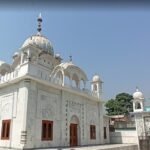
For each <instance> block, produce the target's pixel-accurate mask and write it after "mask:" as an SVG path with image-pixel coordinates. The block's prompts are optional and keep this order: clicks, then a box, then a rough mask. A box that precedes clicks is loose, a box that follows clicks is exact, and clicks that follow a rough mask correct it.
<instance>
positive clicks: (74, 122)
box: [70, 115, 79, 146]
mask: <svg viewBox="0 0 150 150" xmlns="http://www.w3.org/2000/svg"><path fill="white" fill-rule="evenodd" d="M78 143H79V119H78V117H77V116H75V115H74V116H72V117H71V121H70V146H77V145H78Z"/></svg>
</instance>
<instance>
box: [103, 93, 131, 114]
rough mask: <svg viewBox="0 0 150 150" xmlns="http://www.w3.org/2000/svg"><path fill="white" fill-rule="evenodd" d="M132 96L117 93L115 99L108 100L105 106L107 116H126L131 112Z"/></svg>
mask: <svg viewBox="0 0 150 150" xmlns="http://www.w3.org/2000/svg"><path fill="white" fill-rule="evenodd" d="M132 99H133V97H132V95H130V94H128V93H119V94H117V95H116V97H115V99H110V100H108V102H107V103H106V104H105V107H106V111H107V114H108V115H123V114H124V115H127V114H128V113H129V112H132V111H133V105H132Z"/></svg>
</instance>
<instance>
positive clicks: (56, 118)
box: [0, 15, 109, 149]
mask: <svg viewBox="0 0 150 150" xmlns="http://www.w3.org/2000/svg"><path fill="white" fill-rule="evenodd" d="M41 22H42V18H41V15H40V16H39V18H38V23H39V24H38V33H37V34H35V35H32V36H30V37H29V38H27V40H25V42H24V43H23V45H22V46H21V48H20V49H19V51H17V52H15V54H14V55H13V63H12V64H11V65H9V64H7V63H5V62H1V61H0V133H1V138H0V147H5V148H15V149H36V148H47V147H64V146H77V145H93V144H104V143H109V127H108V118H107V117H106V116H103V101H102V99H101V93H102V82H101V79H100V77H99V76H98V75H96V76H94V77H93V80H92V82H91V90H88V89H87V88H86V83H87V80H88V79H87V76H86V74H85V72H84V71H83V70H82V69H81V68H80V67H78V66H76V65H75V64H73V62H72V61H71V60H70V61H69V62H61V61H62V59H61V57H60V55H59V54H54V50H53V46H52V44H51V42H50V41H49V40H48V39H47V38H46V37H45V36H43V35H42V34H41Z"/></svg>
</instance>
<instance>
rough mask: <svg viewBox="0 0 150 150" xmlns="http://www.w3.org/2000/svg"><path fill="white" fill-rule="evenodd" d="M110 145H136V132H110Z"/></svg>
mask: <svg viewBox="0 0 150 150" xmlns="http://www.w3.org/2000/svg"><path fill="white" fill-rule="evenodd" d="M110 143H112V144H115V143H116V144H121V143H136V144H138V136H137V132H136V130H119V131H115V132H110Z"/></svg>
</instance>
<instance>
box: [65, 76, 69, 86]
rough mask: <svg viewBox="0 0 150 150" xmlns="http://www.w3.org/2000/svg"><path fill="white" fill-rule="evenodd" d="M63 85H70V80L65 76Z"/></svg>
mask: <svg viewBox="0 0 150 150" xmlns="http://www.w3.org/2000/svg"><path fill="white" fill-rule="evenodd" d="M65 85H70V78H69V76H67V75H65Z"/></svg>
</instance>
